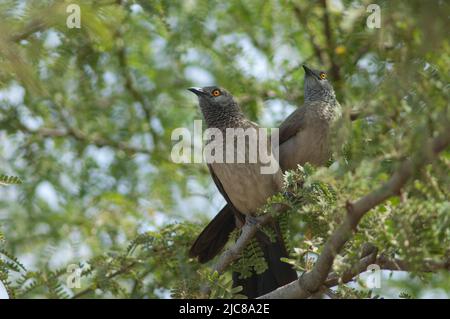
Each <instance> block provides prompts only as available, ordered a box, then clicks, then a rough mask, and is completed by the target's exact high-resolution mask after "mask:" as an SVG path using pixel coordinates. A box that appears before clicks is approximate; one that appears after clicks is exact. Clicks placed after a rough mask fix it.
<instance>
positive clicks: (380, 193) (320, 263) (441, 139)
mask: <svg viewBox="0 0 450 319" xmlns="http://www.w3.org/2000/svg"><path fill="white" fill-rule="evenodd" d="M449 144H450V131H447V132H445V133H443V134H441V135H439V136H438V137H436V138H435V139H434V140H433V141H432V142H431V143H430V144H428V145H426V148H425V149H424V150H423V152H421V153H420V154H419V155H418V156H417V158H414V159H410V160H407V161H405V162H403V164H402V165H401V166H400V167H399V168H398V170H397V171H396V172H395V173H394V174H393V176H392V177H391V178H390V179H389V180H388V181H387V182H386V183H385V184H384V185H382V186H381V187H380V188H378V189H377V190H375V191H374V192H372V193H369V194H368V195H366V196H364V197H362V198H361V199H359V200H357V201H356V202H353V203H351V202H348V203H347V205H346V209H347V214H346V216H345V219H344V221H343V222H342V224H341V225H340V226H339V227H338V228H337V229H336V230H335V231H334V233H333V234H332V235H331V237H330V238H329V239H328V241H327V242H326V244H325V246H324V248H323V251H322V253H321V254H320V256H319V258H318V259H317V262H316V264H315V265H314V267H313V269H312V270H311V271H309V272H307V273H305V274H303V275H302V276H301V277H300V278H299V279H298V280H296V281H293V282H291V283H289V284H287V285H285V286H283V287H280V288H278V289H276V290H274V291H272V292H270V293H268V294H266V295H264V296H261V297H260V298H261V299H267V298H307V297H309V296H311V295H312V294H314V293H315V292H317V291H318V290H319V288H320V287H321V286H322V285H323V284H324V282H325V281H326V279H327V277H328V274H329V272H330V270H331V267H332V265H333V262H334V258H335V257H336V255H337V254H338V253H339V252H340V251H341V249H342V247H343V246H344V244H345V243H346V242H347V241H348V240H349V239H350V238H351V236H352V234H353V232H354V231H355V230H356V226H357V225H358V223H359V221H360V220H361V218H362V217H363V216H364V215H365V214H366V213H367V212H368V211H369V210H370V209H372V208H374V207H375V206H377V205H379V204H380V203H382V202H384V201H385V200H386V199H388V198H389V197H391V196H394V195H397V194H398V193H399V192H400V189H401V188H402V187H403V186H404V185H405V183H406V182H407V181H408V180H409V179H410V178H411V177H412V176H413V174H414V172H415V171H416V170H417V169H419V168H421V167H423V166H424V165H426V164H427V163H429V162H430V161H431V160H433V159H434V158H435V157H436V156H437V154H438V153H439V152H441V151H443V150H444V149H445V148H446V147H448V145H449Z"/></svg>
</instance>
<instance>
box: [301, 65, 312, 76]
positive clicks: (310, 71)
mask: <svg viewBox="0 0 450 319" xmlns="http://www.w3.org/2000/svg"><path fill="white" fill-rule="evenodd" d="M303 69H304V70H305V74H307V75H314V72H313V71H312V70H311V69H310V68H308V67H307V66H306V65H304V64H303Z"/></svg>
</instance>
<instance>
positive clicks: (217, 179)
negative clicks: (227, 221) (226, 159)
mask: <svg viewBox="0 0 450 319" xmlns="http://www.w3.org/2000/svg"><path fill="white" fill-rule="evenodd" d="M207 165H208V169H209V173H210V174H211V177H212V179H213V181H214V184H216V187H217V189H218V190H219V192H220V194H222V196H223V198H225V200H226V202H227V205H229V206H230V207H231V208H232V210H233V212H234V215H235V216H236V217H237V218H238V219H239V220H240V221H241V222H242V221H243V218H244V217H243V216H244V215H243V214H242V213H241V212H239V211H238V210H237V209H236V207H234V205H233V203H232V202H231V199H230V197H228V194H227V192H226V191H225V189H224V188H223V185H222V183H221V182H220V180H219V178H218V177H217V175H216V174H215V173H214V169H213V167H212V166H211V164H207ZM244 221H245V219H244Z"/></svg>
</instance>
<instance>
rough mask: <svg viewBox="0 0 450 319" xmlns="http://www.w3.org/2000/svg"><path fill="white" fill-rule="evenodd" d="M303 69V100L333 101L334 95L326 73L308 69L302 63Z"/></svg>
mask: <svg viewBox="0 0 450 319" xmlns="http://www.w3.org/2000/svg"><path fill="white" fill-rule="evenodd" d="M303 69H304V70H305V88H304V90H305V102H312V101H325V102H334V101H335V100H336V95H335V94H334V90H333V86H332V85H331V83H330V82H329V81H328V76H327V73H326V72H325V71H319V70H314V69H310V68H308V67H307V66H306V65H303Z"/></svg>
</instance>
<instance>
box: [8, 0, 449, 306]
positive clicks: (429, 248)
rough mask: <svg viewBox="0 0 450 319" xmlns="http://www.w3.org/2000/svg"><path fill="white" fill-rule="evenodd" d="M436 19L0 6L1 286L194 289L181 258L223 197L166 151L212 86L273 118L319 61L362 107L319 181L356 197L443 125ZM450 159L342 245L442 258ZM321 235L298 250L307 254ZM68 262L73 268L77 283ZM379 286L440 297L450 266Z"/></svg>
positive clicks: (201, 169)
mask: <svg viewBox="0 0 450 319" xmlns="http://www.w3.org/2000/svg"><path fill="white" fill-rule="evenodd" d="M375 2H376V4H377V5H378V8H379V13H380V21H379V22H380V24H379V27H377V25H376V23H375V22H376V21H375V20H370V21H368V19H373V18H374V17H373V16H371V15H372V14H373V13H374V12H373V11H371V10H369V11H368V6H369V4H371V3H375ZM69 4H77V5H78V6H79V9H80V10H79V12H80V16H79V18H80V19H79V23H80V25H79V26H80V28H78V27H76V24H77V19H76V17H75V18H74V16H73V14H76V10H75V11H72V10H71V9H70V8H69V9H70V10H69V9H68V6H69ZM449 16H450V8H449V3H448V2H447V1H426V2H425V1H373V0H370V1H363V0H360V1H350V0H321V1H302V0H269V1H253V0H251V1H235V0H231V1H202V0H187V1H138V0H136V1H126V0H123V1H120V0H117V1H112V0H104V1H25V0H3V1H1V3H0V175H7V176H17V177H19V178H20V179H21V181H22V183H20V184H15V183H13V185H3V186H2V185H0V240H1V244H0V248H1V250H0V256H1V257H0V260H1V263H0V280H1V281H2V282H3V286H4V290H5V291H6V292H7V293H8V295H9V297H11V298H12V297H20V298H34V297H41V298H47V297H100V298H102V297H117V298H120V297H134V298H168V297H170V296H172V297H195V287H194V286H195V285H194V282H195V281H198V280H200V279H198V278H199V276H200V277H201V276H204V274H205V272H206V271H207V270H208V269H209V268H208V265H206V266H201V267H200V266H199V265H198V264H197V263H196V262H195V261H193V260H189V259H188V258H187V257H186V251H187V249H188V247H189V245H190V243H191V242H192V240H193V239H194V237H195V235H196V234H198V232H199V231H200V230H201V226H202V225H204V224H205V223H206V222H207V221H208V220H209V219H210V218H211V217H212V216H214V214H215V213H216V212H217V211H218V210H219V209H220V208H221V206H222V205H223V203H224V200H223V199H222V198H221V196H220V195H219V194H218V191H217V190H216V188H215V186H214V184H213V183H212V180H211V178H210V176H209V173H208V170H207V167H206V165H204V164H175V163H173V162H172V161H171V159H170V152H171V148H172V145H173V144H174V142H173V141H171V133H172V130H173V129H175V128H178V127H186V128H188V129H190V130H192V129H193V120H195V119H201V114H200V112H199V110H198V107H197V100H196V98H195V96H193V94H191V93H190V92H188V91H187V90H186V88H187V87H190V86H205V85H219V86H222V87H224V88H226V89H227V90H229V91H230V92H232V94H233V95H234V96H235V97H236V98H237V99H238V101H239V102H240V104H241V106H242V109H243V111H244V112H245V114H246V115H247V116H249V117H250V118H251V119H252V120H255V121H257V122H258V123H260V124H261V125H262V126H267V127H272V126H275V125H278V124H279V123H280V122H281V121H282V120H283V119H284V118H285V117H286V116H287V115H288V114H290V112H292V111H293V110H294V109H295V108H296V107H298V106H300V105H301V104H302V101H303V75H304V74H303V70H302V68H301V65H302V64H303V63H306V64H307V65H310V66H312V67H314V68H317V69H322V70H326V71H327V72H328V74H329V76H328V77H329V79H330V81H331V82H332V83H333V85H334V87H335V90H336V93H337V96H338V100H339V101H340V103H341V105H342V106H343V109H344V114H345V115H346V118H347V119H348V115H349V114H354V113H358V114H359V116H358V119H357V120H356V121H353V122H350V121H349V120H346V121H343V123H342V129H341V130H340V131H339V133H338V134H336V145H337V147H336V155H335V159H336V161H338V162H339V163H340V164H341V165H339V168H338V169H334V170H333V171H332V172H330V170H329V169H323V170H321V171H320V172H319V175H320V176H321V178H324V177H323V176H327V177H326V178H324V179H325V180H326V182H327V183H330V184H331V185H333V186H334V187H335V188H336V190H337V192H338V194H339V195H338V197H340V198H341V199H339V200H338V201H337V202H336V203H335V204H334V205H335V206H339V205H341V201H342V202H345V200H346V199H356V198H357V197H358V196H359V195H363V194H365V193H367V192H368V191H370V190H371V189H372V188H373V187H374V186H375V185H378V183H379V182H380V181H383V180H386V178H387V177H388V176H389V173H390V172H391V171H392V167H393V166H394V164H395V163H397V162H398V161H401V160H402V159H403V158H404V155H405V154H407V155H408V154H412V153H414V152H416V150H417V148H418V147H419V146H420V145H422V144H423V142H424V140H425V139H426V138H428V137H430V136H434V135H435V134H436V132H437V131H439V130H442V129H443V128H447V129H448V126H447V127H446V125H447V124H448V123H449V122H448V120H449V108H448V101H449V74H450V55H449V53H450V43H449V38H448V25H449V21H448V20H449ZM374 23H375V25H374ZM71 26H72V27H71ZM73 26H75V27H73ZM444 120H446V121H447V122H445V123H444V122H443V121H444ZM449 163H450V155H449V152H448V151H447V152H446V153H445V154H444V156H443V157H442V158H441V160H440V161H439V163H437V165H436V166H434V167H428V168H427V170H426V172H425V173H423V176H421V178H420V180H417V181H415V182H414V183H413V185H412V186H411V187H410V189H408V191H407V192H408V194H409V197H408V199H409V200H408V201H407V202H406V203H404V202H403V201H401V202H400V203H399V201H398V200H392V201H390V202H388V203H386V205H383V206H382V207H381V208H379V209H377V210H376V211H375V212H374V213H373V214H372V215H371V216H370V218H369V217H368V218H367V220H366V224H365V225H362V231H361V233H360V234H359V235H358V236H357V237H356V238H355V241H354V242H353V243H352V245H354V246H349V247H348V250H349V251H354V253H355V254H356V253H357V251H356V250H352V249H351V248H352V247H353V248H354V247H358V245H359V244H361V243H362V242H365V241H368V240H370V241H372V242H376V243H377V244H378V246H381V248H382V249H385V250H386V251H388V252H390V253H393V254H394V253H395V254H396V256H402V257H404V258H410V259H411V262H413V261H418V260H423V259H424V258H433V257H436V256H443V255H445V254H446V252H447V253H448V247H450V245H449V241H450V239H449V238H450V232H449V226H450V217H449V215H450V214H449V211H450V205H449V203H448V194H449V176H448V168H449ZM327 172H328V173H327ZM18 182H20V181H18ZM340 195H342V196H340ZM330 211H331V208H330ZM307 213H308V212H307ZM307 213H305V214H307ZM330 214H331V213H330ZM319 215H320V214H319ZM319 215H317V216H319ZM324 216H325V217H326V216H330V215H324ZM324 216H322V217H323V218H325V217H324ZM296 218H300V217H296ZM314 218H315V217H314ZM330 223H331V222H330ZM294 224H295V222H294ZM299 227H300V226H299ZM330 227H331V228H332V224H331V226H330ZM364 227H366V228H364ZM328 229H329V228H326V229H324V230H323V236H319V239H317V238H318V237H313V238H312V239H311V238H309V239H308V240H310V242H309V243H308V245H309V246H311V245H312V246H314V247H316V246H317V250H318V251H320V247H321V244H322V243H323V238H326V234H327V230H328ZM418 231H419V232H418ZM300 233H301V231H299V235H298V236H297V241H296V244H297V245H300V246H297V247H300V248H301V245H303V241H304V240H305V238H304V236H303V235H300ZM380 234H382V235H380ZM319 235H320V234H319ZM379 235H380V236H379ZM294 237H295V236H294ZM342 263H343V262H342ZM338 264H339V263H338ZM68 265H76V266H78V267H79V268H80V269H82V270H81V271H82V273H81V275H82V276H81V277H82V278H81V282H80V283H79V284H80V287H79V288H78V287H72V288H71V286H70V283H69V282H68V281H67V277H68V276H70V275H71V274H72V271H68V268H67V267H68ZM338 266H339V265H338ZM201 278H203V277H201ZM383 278H384V279H383V283H387V282H389V284H384V285H383V287H382V288H381V289H378V290H376V291H372V292H373V294H374V295H380V296H385V297H394V298H395V297H400V295H401V296H402V297H416V298H423V297H444V298H445V297H448V296H449V295H450V276H449V275H448V272H446V273H440V274H437V275H433V276H431V275H429V276H428V275H427V276H425V275H423V274H416V273H414V274H412V275H409V274H406V273H401V274H400V275H398V274H397V275H393V273H392V272H388V273H384V274H383ZM224 280H226V279H224ZM226 283H228V281H226ZM224 287H225V288H223V290H218V292H217V296H218V297H224V296H228V293H230V290H229V289H228V288H227V287H226V285H225V284H224ZM349 287H350V288H348V287H347V288H342V289H343V292H342V294H343V295H344V296H347V297H361V296H362V295H360V294H359V292H352V291H351V288H352V287H354V286H352V285H350V286H349ZM360 289H361V291H365V293H366V292H367V288H364V287H360ZM346 294H347V295H346ZM364 296H365V295H364Z"/></svg>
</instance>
